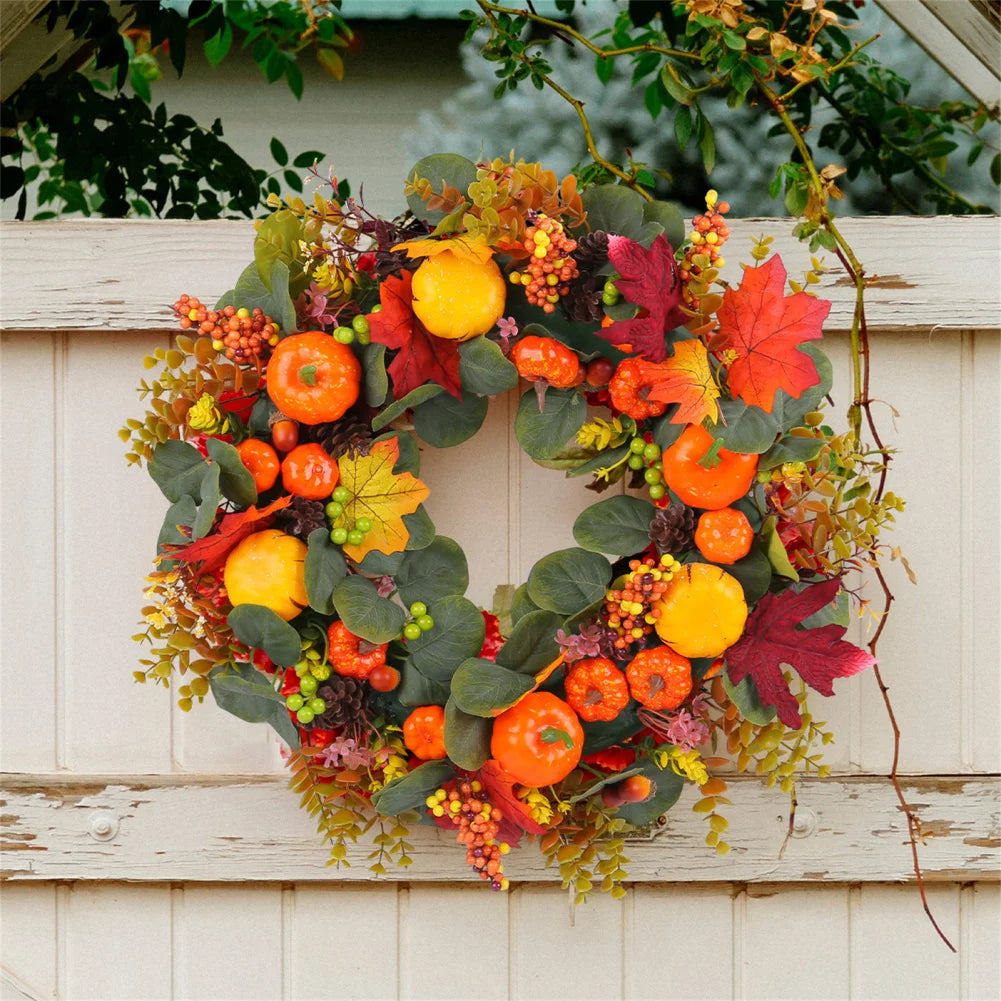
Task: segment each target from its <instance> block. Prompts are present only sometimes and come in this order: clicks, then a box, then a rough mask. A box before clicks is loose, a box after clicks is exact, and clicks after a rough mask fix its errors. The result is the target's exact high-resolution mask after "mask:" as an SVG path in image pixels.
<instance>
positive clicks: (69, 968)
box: [60, 885, 226, 1001]
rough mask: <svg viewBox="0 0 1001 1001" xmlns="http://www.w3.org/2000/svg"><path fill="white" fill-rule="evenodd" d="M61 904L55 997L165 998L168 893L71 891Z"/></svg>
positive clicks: (126, 1000)
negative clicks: (59, 981)
mask: <svg viewBox="0 0 1001 1001" xmlns="http://www.w3.org/2000/svg"><path fill="white" fill-rule="evenodd" d="M64 899H65V900H66V909H65V912H64V913H61V914H60V919H61V920H64V921H65V925H66V927H65V932H64V933H61V935H60V940H61V942H62V941H64V942H65V956H64V957H60V959H61V965H62V966H63V967H64V968H65V971H66V973H65V977H66V979H65V986H64V987H63V988H62V990H63V992H64V993H62V994H61V996H63V997H67V998H79V999H80V1001H85V999H95V1001H96V999H100V1001H140V999H144V998H151V999H153V998H158V999H159V998H167V997H170V996H171V975H170V960H169V951H168V950H169V943H170V933H171V912H170V889H169V888H168V887H166V886H152V887H150V886H125V885H118V886H114V887H104V886H101V885H94V886H88V885H76V886H73V887H71V888H69V890H68V891H66V893H65V897H64ZM225 951H226V950H225V949H223V950H220V952H221V953H222V954H223V955H224V954H225Z"/></svg>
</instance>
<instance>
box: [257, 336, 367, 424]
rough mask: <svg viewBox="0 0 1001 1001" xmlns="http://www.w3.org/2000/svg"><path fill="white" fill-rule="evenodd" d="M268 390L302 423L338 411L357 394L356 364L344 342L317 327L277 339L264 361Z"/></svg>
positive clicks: (317, 421) (321, 419) (277, 403)
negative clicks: (266, 366)
mask: <svg viewBox="0 0 1001 1001" xmlns="http://www.w3.org/2000/svg"><path fill="white" fill-rule="evenodd" d="M267 386H268V395H269V396H270V397H271V400H272V402H273V403H274V404H275V406H276V407H278V409H279V410H280V411H281V412H282V413H283V414H285V416H286V417H290V418H291V419H292V420H296V421H300V422H301V423H303V424H323V423H325V422H327V421H336V420H338V418H340V417H343V416H344V414H345V413H346V412H347V410H348V409H349V408H350V407H352V406H354V404H355V402H356V401H357V400H358V393H359V391H360V388H361V364H360V363H359V361H358V359H357V358H356V357H355V356H354V352H353V351H352V350H351V348H349V347H348V346H347V345H346V344H341V343H339V342H338V341H335V340H334V339H333V337H331V336H330V335H329V334H325V333H323V332H322V331H319V330H312V331H308V332H307V333H304V334H293V335H292V336H291V337H286V338H285V339H284V340H283V341H279V343H278V346H277V347H276V348H275V350H274V352H273V353H272V355H271V359H270V361H269V362H268V371H267Z"/></svg>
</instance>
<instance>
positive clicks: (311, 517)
mask: <svg viewBox="0 0 1001 1001" xmlns="http://www.w3.org/2000/svg"><path fill="white" fill-rule="evenodd" d="M323 508H324V505H323V501H318V500H308V499H307V498H306V497H293V498H292V503H291V504H289V506H288V507H286V508H282V510H281V511H278V512H277V513H276V514H275V522H276V524H277V525H278V527H279V528H280V529H281V530H282V531H283V532H287V533H288V534H289V535H294V536H295V537H296V538H298V539H302V541H303V542H305V541H306V540H307V539H308V538H309V533H310V532H312V531H315V530H316V529H317V528H326V527H327V517H326V513H325V512H324V509H323Z"/></svg>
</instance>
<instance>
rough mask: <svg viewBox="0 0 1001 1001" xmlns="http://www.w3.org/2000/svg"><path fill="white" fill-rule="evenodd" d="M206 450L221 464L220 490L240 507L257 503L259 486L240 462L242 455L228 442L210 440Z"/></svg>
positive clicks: (211, 457)
mask: <svg viewBox="0 0 1001 1001" xmlns="http://www.w3.org/2000/svg"><path fill="white" fill-rule="evenodd" d="M205 448H206V450H207V451H208V453H209V458H210V459H211V460H212V461H213V462H216V463H218V464H219V489H220V490H221V491H222V494H223V496H224V497H226V498H228V499H229V500H231V501H232V502H233V503H234V504H236V505H237V506H238V507H250V505H251V504H256V503H257V485H256V484H255V483H254V477H253V476H252V475H251V473H250V470H249V469H247V467H246V466H245V465H244V464H243V463H242V462H241V461H240V453H239V452H237V450H236V449H235V448H234V447H233V446H232V445H230V443H229V442H228V441H221V440H220V439H219V438H208V439H206V441H205Z"/></svg>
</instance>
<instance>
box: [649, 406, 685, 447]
mask: <svg viewBox="0 0 1001 1001" xmlns="http://www.w3.org/2000/svg"><path fill="white" fill-rule="evenodd" d="M686 427H688V425H687V424H672V423H671V417H670V415H669V414H665V415H664V416H663V417H661V418H659V419H658V420H657V422H656V423H655V424H654V426H653V440H654V441H655V442H656V443H657V444H658V445H660V450H661V451H662V452H666V451H667V450H668V449H669V448H670V447H671V446H672V445H673V444H674V443H675V442H676V441H677V440H678V439H679V438H680V437H681V432H682V431H684V430H685V428H686Z"/></svg>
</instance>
